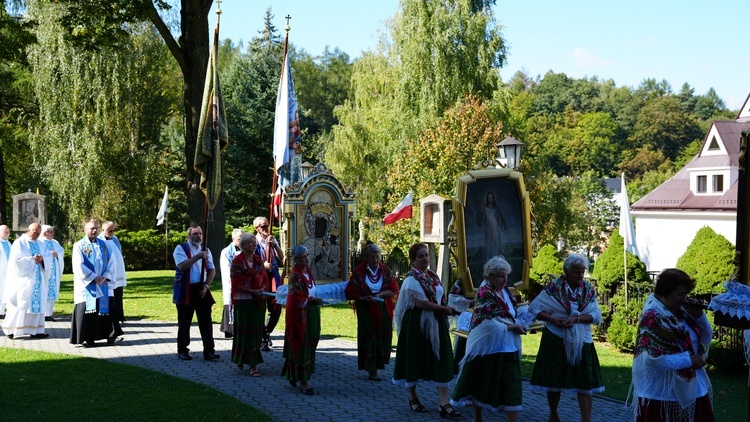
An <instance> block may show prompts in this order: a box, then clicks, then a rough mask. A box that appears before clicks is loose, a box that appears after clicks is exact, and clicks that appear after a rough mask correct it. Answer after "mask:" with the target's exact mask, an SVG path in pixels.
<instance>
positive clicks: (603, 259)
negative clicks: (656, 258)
mask: <svg viewBox="0 0 750 422" xmlns="http://www.w3.org/2000/svg"><path fill="white" fill-rule="evenodd" d="M624 243H625V242H624V241H623V238H622V236H620V234H619V233H618V232H617V231H615V232H614V233H612V237H610V238H609V245H607V249H605V250H604V252H602V254H601V255H599V258H598V259H597V260H596V262H595V263H594V272H593V274H592V277H593V278H595V279H596V280H597V281H598V285H599V286H600V287H602V288H606V289H608V290H609V291H610V292H614V289H615V288H616V287H617V285H618V283H620V282H621V281H623V280H624V279H625V271H624V269H623V267H624V265H623V249H624ZM627 260H628V282H633V283H639V282H643V283H648V282H650V281H651V278H650V277H649V276H648V271H647V270H646V264H644V263H643V262H642V261H641V260H640V259H638V257H637V256H635V255H633V254H631V253H630V252H627Z"/></svg>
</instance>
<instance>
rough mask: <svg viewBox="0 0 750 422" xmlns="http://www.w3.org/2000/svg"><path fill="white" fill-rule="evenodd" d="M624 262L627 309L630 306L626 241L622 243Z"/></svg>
mask: <svg viewBox="0 0 750 422" xmlns="http://www.w3.org/2000/svg"><path fill="white" fill-rule="evenodd" d="M622 262H623V267H624V268H623V270H624V274H625V309H627V308H628V250H627V249H626V248H625V242H623V244H622Z"/></svg>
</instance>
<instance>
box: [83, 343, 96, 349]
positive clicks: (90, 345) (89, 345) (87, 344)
mask: <svg viewBox="0 0 750 422" xmlns="http://www.w3.org/2000/svg"><path fill="white" fill-rule="evenodd" d="M94 346H96V343H94V342H93V341H84V342H83V347H85V348H87V349H88V348H90V347H94Z"/></svg>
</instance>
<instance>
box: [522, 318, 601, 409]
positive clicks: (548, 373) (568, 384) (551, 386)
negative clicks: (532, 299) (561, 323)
mask: <svg viewBox="0 0 750 422" xmlns="http://www.w3.org/2000/svg"><path fill="white" fill-rule="evenodd" d="M531 390H533V391H540V392H546V391H559V392H573V393H579V394H592V393H600V392H602V391H604V381H602V369H601V367H600V366H599V357H598V356H597V355H596V349H595V348H594V344H593V343H583V351H582V353H581V362H579V363H578V365H575V366H574V365H571V364H569V363H568V358H567V357H566V356H565V346H564V344H563V339H562V338H560V337H558V336H556V335H554V334H553V333H552V331H550V330H549V329H548V328H546V327H545V328H544V331H543V332H542V340H541V343H540V344H539V353H537V355H536V362H535V363H534V371H533V372H532V374H531Z"/></svg>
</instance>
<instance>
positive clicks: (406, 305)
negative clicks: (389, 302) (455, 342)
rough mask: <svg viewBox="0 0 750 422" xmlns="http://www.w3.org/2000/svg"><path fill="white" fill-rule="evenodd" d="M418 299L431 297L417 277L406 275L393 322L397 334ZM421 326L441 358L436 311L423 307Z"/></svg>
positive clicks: (437, 356)
mask: <svg viewBox="0 0 750 422" xmlns="http://www.w3.org/2000/svg"><path fill="white" fill-rule="evenodd" d="M418 300H419V301H428V300H429V299H427V296H426V295H425V293H424V290H423V289H422V285H421V284H420V283H419V281H418V280H417V279H416V278H414V277H412V276H409V277H406V279H404V283H403V284H402V285H401V290H400V291H399V294H398V302H397V303H396V310H395V312H394V313H393V324H394V326H395V328H396V333H397V334H399V333H400V332H401V321H402V320H403V318H404V314H405V313H406V311H408V310H409V309H412V308H414V307H415V306H416V303H417V302H416V301H418ZM419 326H420V327H421V331H422V335H424V336H425V338H426V339H427V340H428V341H429V342H430V344H432V352H433V353H434V354H435V357H436V358H437V359H438V360H440V332H439V327H438V322H437V319H435V314H434V312H433V311H430V310H427V309H422V318H421V320H420V324H419Z"/></svg>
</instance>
